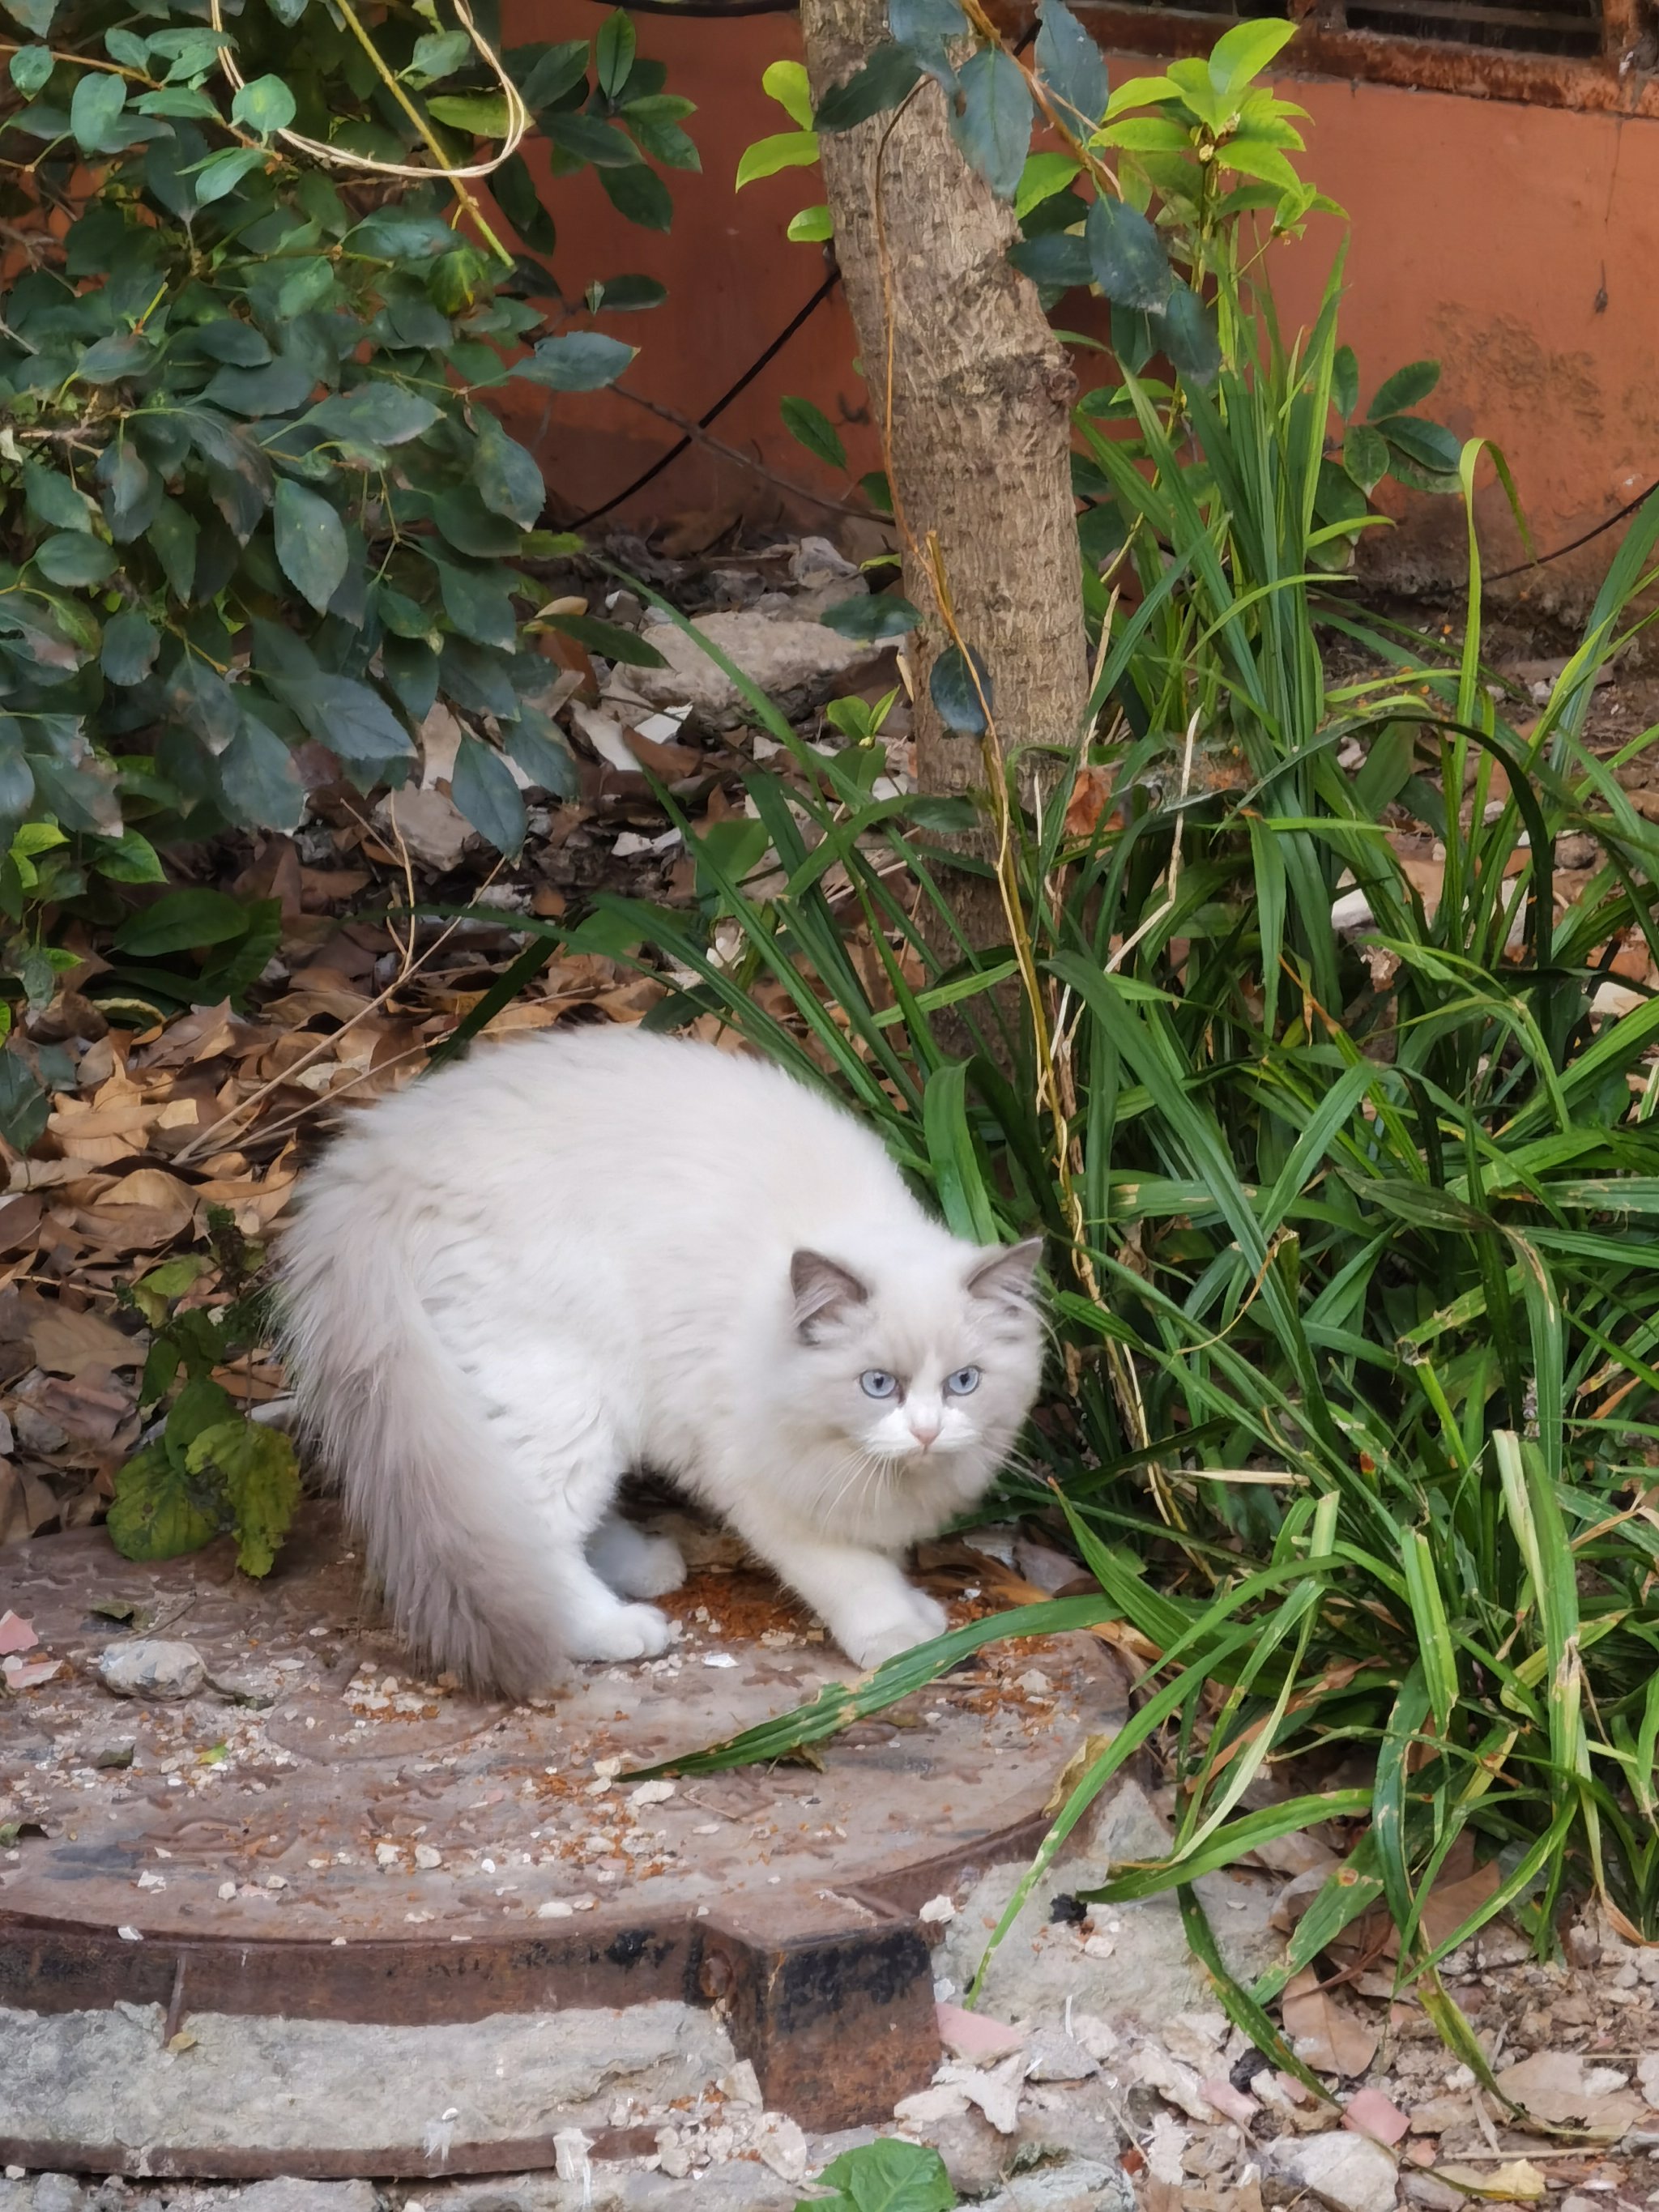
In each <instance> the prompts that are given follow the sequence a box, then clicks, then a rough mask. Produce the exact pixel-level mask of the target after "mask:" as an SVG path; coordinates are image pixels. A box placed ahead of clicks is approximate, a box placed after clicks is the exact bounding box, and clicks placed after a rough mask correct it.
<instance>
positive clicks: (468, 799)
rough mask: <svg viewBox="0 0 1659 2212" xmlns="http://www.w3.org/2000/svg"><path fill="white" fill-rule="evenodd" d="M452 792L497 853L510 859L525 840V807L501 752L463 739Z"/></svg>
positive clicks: (475, 740) (451, 779)
mask: <svg viewBox="0 0 1659 2212" xmlns="http://www.w3.org/2000/svg"><path fill="white" fill-rule="evenodd" d="M449 795H450V797H451V798H452V799H453V800H454V802H455V804H456V805H457V806H459V808H460V810H461V811H462V813H463V814H465V817H466V818H467V820H468V821H469V822H470V823H471V824H472V826H473V828H474V829H476V830H477V832H478V834H479V835H480V836H483V837H486V838H488V839H489V842H490V843H491V844H492V845H493V846H494V847H495V849H496V851H497V852H498V853H505V854H507V856H508V858H509V859H510V858H511V857H512V856H513V854H515V853H517V852H518V851H519V849H520V847H521V846H522V845H523V843H524V833H525V826H526V825H525V806H524V799H523V796H522V794H521V793H520V790H519V787H518V785H517V784H516V783H514V782H513V775H512V771H511V770H510V769H508V767H507V763H506V762H505V761H504V760H503V759H502V758H501V755H500V754H499V753H498V752H496V751H495V750H493V749H492V748H491V747H490V746H489V745H482V744H479V742H478V740H477V738H471V737H467V738H462V739H461V742H460V745H459V750H457V752H456V755H455V768H454V773H453V775H451V777H450V779H449Z"/></svg>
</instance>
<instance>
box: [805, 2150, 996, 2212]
mask: <svg viewBox="0 0 1659 2212" xmlns="http://www.w3.org/2000/svg"><path fill="white" fill-rule="evenodd" d="M817 2185H818V2186H819V2187H820V2188H823V2189H834V2190H835V2191H837V2194H836V2195H835V2196H834V2197H823V2196H819V2197H811V2199H803V2200H802V2203H800V2204H799V2205H798V2206H797V2207H796V2212H953V2208H954V2207H955V2204H956V2202H957V2192H956V2190H955V2188H954V2187H953V2185H952V2184H951V2177H950V2175H949V2174H948V2173H947V2172H946V2171H945V2161H944V2160H943V2159H942V2158H941V2157H940V2156H939V2153H938V2152H937V2151H936V2150H934V2149H933V2148H931V2146H930V2145H928V2144H927V2143H913V2142H902V2141H901V2140H900V2139H899V2138H898V2137H897V2136H880V2137H878V2139H877V2140H876V2142H869V2143H860V2144H858V2145H857V2146H856V2147H855V2148H854V2149H852V2150H844V2151H842V2154H841V2156H840V2157H839V2158H836V2159H832V2160H830V2162H829V2165H828V2166H825V2167H824V2169H823V2172H822V2173H821V2174H819V2176H818V2178H817Z"/></svg>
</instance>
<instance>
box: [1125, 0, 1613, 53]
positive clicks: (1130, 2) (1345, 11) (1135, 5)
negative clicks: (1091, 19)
mask: <svg viewBox="0 0 1659 2212" xmlns="http://www.w3.org/2000/svg"><path fill="white" fill-rule="evenodd" d="M1117 4H1119V5H1120V6H1122V7H1124V8H1125V9H1128V10H1132V11H1133V13H1135V14H1136V15H1172V14H1174V13H1175V12H1176V11H1175V10H1172V9H1168V8H1165V7H1163V6H1161V5H1159V4H1158V0H1117ZM1180 12H1181V14H1182V15H1186V16H1188V17H1189V18H1190V16H1191V15H1201V16H1205V17H1208V18H1211V19H1212V20H1215V21H1236V20H1237V18H1238V17H1240V16H1261V15H1295V16H1297V19H1298V20H1301V19H1302V18H1303V17H1304V16H1305V17H1306V19H1307V21H1309V23H1310V27H1313V28H1314V29H1316V30H1317V31H1319V32H1323V33H1330V32H1336V33H1340V32H1343V31H1364V32H1368V33H1371V34H1373V35H1377V34H1381V35H1382V36H1384V37H1391V38H1396V39H1422V40H1431V41H1432V42H1433V43H1435V44H1436V45H1439V46H1465V47H1474V48H1476V49H1481V50H1487V51H1496V52H1506V53H1522V54H1560V55H1565V56H1567V57H1569V58H1572V59H1574V60H1579V61H1593V60H1595V59H1596V58H1598V57H1599V56H1600V55H1601V53H1602V52H1603V50H1604V34H1603V27H1602V18H1601V0H1504V4H1501V5H1499V4H1497V0H1316V5H1315V6H1314V7H1313V8H1312V9H1311V10H1309V9H1298V8H1296V7H1290V8H1285V7H1252V6H1249V4H1246V5H1244V6H1243V7H1238V8H1231V7H1213V8H1199V9H1182V10H1181V11H1180Z"/></svg>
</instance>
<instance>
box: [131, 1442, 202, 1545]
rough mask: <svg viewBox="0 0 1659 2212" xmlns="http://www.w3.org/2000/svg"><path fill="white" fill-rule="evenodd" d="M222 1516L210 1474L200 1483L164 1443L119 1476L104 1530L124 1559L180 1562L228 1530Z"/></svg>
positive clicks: (148, 1449)
mask: <svg viewBox="0 0 1659 2212" xmlns="http://www.w3.org/2000/svg"><path fill="white" fill-rule="evenodd" d="M222 1514H223V1503H222V1498H221V1497H220V1495H219V1492H218V1486H217V1484H216V1482H215V1481H214V1480H213V1479H212V1478H211V1476H209V1477H208V1478H206V1479H205V1480H198V1479H197V1478H196V1477H195V1476H193V1475H191V1474H190V1473H189V1472H188V1471H187V1469H186V1468H180V1467H177V1466H175V1465H174V1464H173V1461H172V1459H171V1458H170V1457H169V1456H168V1455H167V1449H166V1447H165V1445H163V1444H161V1443H153V1444H146V1445H145V1446H144V1448H143V1450H142V1451H139V1452H135V1453H134V1454H133V1455H132V1457H131V1459H130V1460H129V1461H128V1462H127V1463H126V1465H125V1467H124V1468H121V1470H120V1471H119V1473H118V1474H117V1475H116V1478H115V1497H114V1499H113V1501H112V1504H111V1505H110V1509H109V1518H108V1520H107V1521H106V1523H105V1526H106V1528H107V1529H108V1531H109V1539H110V1541H111V1542H112V1544H113V1545H114V1547H115V1548H116V1550H117V1551H118V1553H120V1554H121V1556H122V1558H123V1559H178V1558H179V1556H180V1555H181V1554H182V1553H185V1552H199V1551H200V1550H201V1549H202V1547H203V1546H204V1544H210V1543H211V1542H212V1541H213V1540H214V1538H215V1537H216V1535H218V1534H220V1532H221V1530H222V1528H223V1527H224V1521H223V1518H222Z"/></svg>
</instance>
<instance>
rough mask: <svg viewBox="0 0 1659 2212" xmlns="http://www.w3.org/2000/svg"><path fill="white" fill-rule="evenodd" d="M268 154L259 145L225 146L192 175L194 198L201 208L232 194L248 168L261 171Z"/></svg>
mask: <svg viewBox="0 0 1659 2212" xmlns="http://www.w3.org/2000/svg"><path fill="white" fill-rule="evenodd" d="M268 158H269V157H268V155H266V154H265V153H264V151H263V149H261V148H259V147H258V146H228V147H226V149H225V150H224V152H223V153H222V154H215V155H213V156H212V158H211V159H210V160H209V161H204V162H203V164H202V166H201V167H200V168H198V169H197V171H196V173H195V179H194V181H195V185H196V197H197V199H198V200H199V201H200V202H201V204H202V205H203V206H204V207H210V206H211V205H212V204H213V202H214V201H215V200H222V199H223V198H224V197H226V195H227V194H228V193H230V192H234V191H235V189H236V187H237V185H240V183H241V181H242V179H243V178H244V177H245V176H246V175H247V173H248V172H249V170H250V169H262V168H264V165H265V162H266V161H267V159H268Z"/></svg>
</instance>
